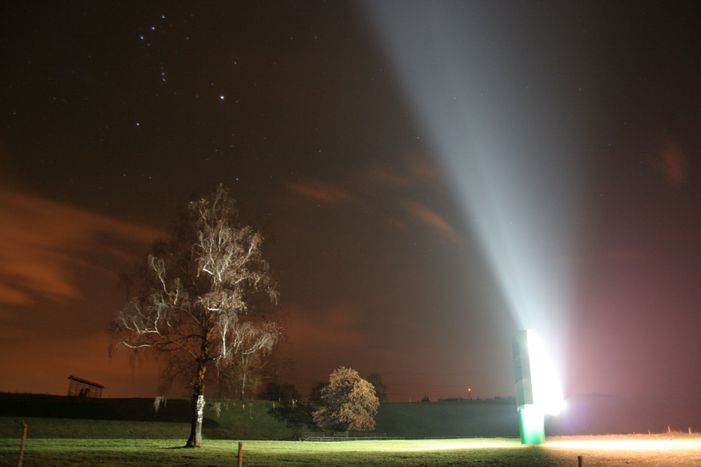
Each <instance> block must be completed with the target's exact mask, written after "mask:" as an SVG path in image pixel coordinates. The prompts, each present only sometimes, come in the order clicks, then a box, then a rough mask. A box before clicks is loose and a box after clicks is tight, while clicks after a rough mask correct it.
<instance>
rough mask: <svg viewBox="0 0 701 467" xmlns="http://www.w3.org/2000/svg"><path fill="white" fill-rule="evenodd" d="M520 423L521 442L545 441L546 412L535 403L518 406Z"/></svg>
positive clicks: (540, 442) (534, 442)
mask: <svg viewBox="0 0 701 467" xmlns="http://www.w3.org/2000/svg"><path fill="white" fill-rule="evenodd" d="M518 425H519V428H520V431H521V444H542V443H544V442H545V414H544V413H543V411H542V410H541V409H539V408H538V407H536V406H535V405H533V404H525V405H521V406H519V407H518Z"/></svg>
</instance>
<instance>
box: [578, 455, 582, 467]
mask: <svg viewBox="0 0 701 467" xmlns="http://www.w3.org/2000/svg"><path fill="white" fill-rule="evenodd" d="M582 461H583V458H582V456H577V467H582Z"/></svg>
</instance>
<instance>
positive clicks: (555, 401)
mask: <svg viewBox="0 0 701 467" xmlns="http://www.w3.org/2000/svg"><path fill="white" fill-rule="evenodd" d="M526 343H527V346H528V359H529V361H530V372H531V384H532V390H533V404H534V405H535V406H537V407H539V408H540V409H541V410H542V411H543V412H544V413H546V414H549V415H557V414H559V413H560V412H561V411H562V409H564V407H565V399H564V398H563V397H562V388H561V387H560V379H559V378H558V376H557V373H556V372H555V368H554V367H553V364H552V361H551V360H550V357H549V355H548V352H547V349H546V348H545V343H544V342H543V340H542V339H541V338H540V336H538V334H536V333H535V332H534V331H533V330H531V329H527V330H526Z"/></svg>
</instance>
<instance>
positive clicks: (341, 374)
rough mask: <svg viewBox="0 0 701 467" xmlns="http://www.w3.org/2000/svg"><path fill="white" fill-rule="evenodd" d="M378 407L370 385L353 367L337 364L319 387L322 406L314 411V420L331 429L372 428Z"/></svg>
mask: <svg viewBox="0 0 701 467" xmlns="http://www.w3.org/2000/svg"><path fill="white" fill-rule="evenodd" d="M379 406H380V401H379V400H378V399H377V396H376V395H375V388H374V387H373V385H372V384H370V383H369V382H367V381H366V380H364V379H363V378H361V377H360V375H359V374H358V372H357V371H355V370H354V369H352V368H346V367H338V368H336V369H335V370H334V371H333V372H332V373H331V375H330V376H329V384H328V385H327V386H325V387H324V388H323V389H322V390H321V408H320V409H318V410H317V411H315V412H314V414H313V417H314V422H315V423H316V424H317V425H318V426H319V427H320V428H323V429H330V430H338V431H349V430H355V431H365V430H374V429H375V415H377V410H378V408H379Z"/></svg>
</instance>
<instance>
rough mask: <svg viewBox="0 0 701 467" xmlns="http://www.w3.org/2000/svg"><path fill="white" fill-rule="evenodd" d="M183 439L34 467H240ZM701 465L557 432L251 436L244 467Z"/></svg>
mask: <svg viewBox="0 0 701 467" xmlns="http://www.w3.org/2000/svg"><path fill="white" fill-rule="evenodd" d="M182 444H183V441H182V440H180V439H178V440H173V439H164V440H153V439H152V440H143V439H135V440H129V439H34V438H30V439H29V440H28V442H27V451H26V454H25V465H26V466H53V465H55V466H78V465H101V466H104V465H108V466H109V465H112V466H136V465H138V466H156V465H177V466H186V465H193V466H209V465H212V466H215V465H216V466H219V465H235V458H236V450H237V443H236V441H225V440H206V441H205V443H204V446H203V447H202V448H200V449H183V448H181V447H180V446H182ZM18 448H19V440H18V439H17V438H14V439H7V438H4V439H0V465H2V466H12V465H16V462H17V460H16V459H17V453H18ZM578 455H582V456H583V458H584V465H586V466H587V467H589V466H599V465H607V466H608V465H651V466H680V467H681V466H691V465H701V437H693V436H685V435H674V437H673V439H670V438H667V437H663V436H655V435H653V436H650V435H645V436H640V435H639V436H626V437H621V436H615V437H613V436H611V437H606V436H599V437H568V438H553V439H551V440H549V441H548V443H546V444H545V445H543V446H538V447H527V446H521V445H520V444H519V442H518V440H516V439H504V438H483V439H478V438H475V439H450V440H392V441H383V440H377V441H342V442H304V441H244V465H250V466H293V465H324V466H335V465H338V466H341V465H343V466H348V465H355V466H361V465H362V466H384V465H414V466H423V465H429V466H438V465H480V466H567V465H577V456H578Z"/></svg>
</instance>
